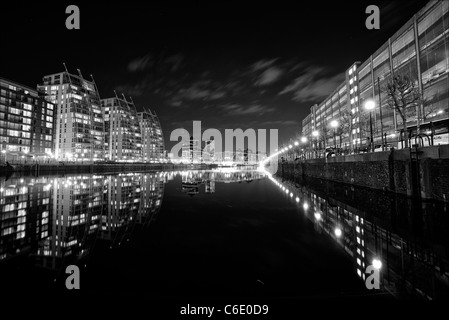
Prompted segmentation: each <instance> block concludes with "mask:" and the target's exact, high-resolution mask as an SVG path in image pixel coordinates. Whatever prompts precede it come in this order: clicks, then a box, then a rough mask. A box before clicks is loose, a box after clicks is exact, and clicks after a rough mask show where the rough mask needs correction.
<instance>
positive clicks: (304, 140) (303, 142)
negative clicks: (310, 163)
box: [301, 136, 307, 158]
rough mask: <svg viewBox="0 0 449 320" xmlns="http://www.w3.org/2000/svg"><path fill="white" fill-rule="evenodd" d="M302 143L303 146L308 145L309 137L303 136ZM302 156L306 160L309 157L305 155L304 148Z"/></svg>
mask: <svg viewBox="0 0 449 320" xmlns="http://www.w3.org/2000/svg"><path fill="white" fill-rule="evenodd" d="M301 143H302V144H303V145H305V144H306V143H307V137H305V136H302V137H301ZM302 151H303V152H302V154H303V157H304V158H306V157H307V156H306V154H305V153H304V148H303V149H302Z"/></svg>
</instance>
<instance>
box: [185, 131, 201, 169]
mask: <svg viewBox="0 0 449 320" xmlns="http://www.w3.org/2000/svg"><path fill="white" fill-rule="evenodd" d="M181 151H182V160H181V161H182V162H184V163H201V162H202V156H201V153H202V152H201V144H200V141H198V140H197V139H193V137H190V140H189V141H185V142H183V144H182V149H181Z"/></svg>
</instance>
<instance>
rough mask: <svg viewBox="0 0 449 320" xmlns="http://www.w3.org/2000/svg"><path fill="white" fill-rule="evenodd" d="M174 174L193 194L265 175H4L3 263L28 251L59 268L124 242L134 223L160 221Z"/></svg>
mask: <svg viewBox="0 0 449 320" xmlns="http://www.w3.org/2000/svg"><path fill="white" fill-rule="evenodd" d="M176 175H181V177H182V179H181V180H182V184H183V188H182V191H183V192H187V193H188V194H190V195H192V194H195V193H198V192H199V186H200V185H202V184H204V185H205V192H206V193H214V192H215V183H216V182H223V183H229V182H247V183H250V182H251V181H253V180H255V179H260V178H262V177H264V176H265V174H263V173H260V172H256V171H238V172H236V171H232V170H214V171H182V172H181V171H179V172H156V173H121V174H115V175H95V174H94V175H90V174H85V175H73V176H63V177H56V176H49V177H39V178H35V177H20V178H14V177H13V178H9V179H7V180H5V179H2V180H0V263H2V262H6V261H11V260H12V259H14V258H16V257H18V256H21V255H27V256H28V257H30V258H31V259H33V264H34V265H36V266H38V267H43V268H47V269H50V270H57V271H61V270H62V269H61V268H62V267H63V266H66V265H69V264H80V263H84V261H85V260H86V259H88V257H89V254H90V253H91V251H92V249H93V245H94V244H95V243H96V241H98V240H103V241H109V243H110V247H113V246H115V245H120V244H121V243H122V241H123V240H124V239H129V237H130V236H131V234H132V233H133V230H134V229H135V227H136V225H140V226H143V227H145V226H149V225H150V224H151V223H152V222H153V221H155V220H156V219H157V216H158V214H159V211H160V208H161V205H162V200H163V196H164V186H165V183H166V182H168V181H170V180H172V179H173V178H174V177H175V176H176ZM195 188H196V190H195Z"/></svg>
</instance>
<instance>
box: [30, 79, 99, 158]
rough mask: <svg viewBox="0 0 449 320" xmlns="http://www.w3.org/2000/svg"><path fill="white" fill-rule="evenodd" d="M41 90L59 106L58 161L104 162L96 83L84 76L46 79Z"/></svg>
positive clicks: (39, 88)
mask: <svg viewBox="0 0 449 320" xmlns="http://www.w3.org/2000/svg"><path fill="white" fill-rule="evenodd" d="M37 87H38V90H39V91H40V92H42V93H43V94H45V96H46V99H47V101H49V102H51V103H53V104H55V105H56V106H57V108H56V109H57V110H56V111H57V112H56V130H55V151H54V153H55V157H56V158H57V159H60V160H71V161H95V160H103V159H104V120H103V115H102V112H101V105H100V96H99V93H98V90H97V87H96V85H95V82H93V81H87V80H85V79H84V78H83V77H82V75H81V72H80V73H79V75H74V74H71V73H68V72H60V73H55V74H51V75H47V76H44V78H43V84H41V85H38V86H37Z"/></svg>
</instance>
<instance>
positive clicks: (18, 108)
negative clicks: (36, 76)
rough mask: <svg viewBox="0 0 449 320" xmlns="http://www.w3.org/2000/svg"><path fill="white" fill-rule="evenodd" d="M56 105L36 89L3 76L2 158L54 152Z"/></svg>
mask: <svg viewBox="0 0 449 320" xmlns="http://www.w3.org/2000/svg"><path fill="white" fill-rule="evenodd" d="M55 109H56V108H55V105H54V104H53V103H50V102H48V101H46V100H45V98H44V97H41V96H39V95H38V92H37V91H36V90H34V89H31V88H28V87H26V86H24V85H21V84H18V83H16V82H13V81H10V80H6V79H3V78H0V149H1V152H2V153H1V154H0V161H1V162H5V161H9V162H15V161H25V160H33V158H34V159H45V158H48V157H50V156H52V150H53V139H54V136H55V119H56V117H55V115H56V114H55V113H56V110H55Z"/></svg>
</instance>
